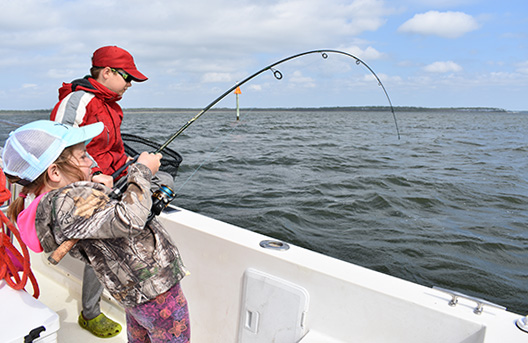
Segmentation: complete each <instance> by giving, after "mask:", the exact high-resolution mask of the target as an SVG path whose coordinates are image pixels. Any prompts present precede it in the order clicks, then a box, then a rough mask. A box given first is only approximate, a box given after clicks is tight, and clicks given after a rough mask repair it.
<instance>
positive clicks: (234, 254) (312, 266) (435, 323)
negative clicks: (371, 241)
mask: <svg viewBox="0 0 528 343" xmlns="http://www.w3.org/2000/svg"><path fill="white" fill-rule="evenodd" d="M170 209H171V210H172V211H171V212H170V213H163V214H162V215H161V216H160V218H161V220H162V221H163V222H164V224H165V227H166V228H167V230H168V231H169V233H170V234H171V236H172V237H173V239H174V242H175V243H176V245H177V246H178V248H179V250H180V252H181V254H182V257H183V260H184V263H185V264H186V266H187V267H188V269H189V270H190V272H191V274H190V275H189V276H187V277H186V278H185V279H184V280H183V281H182V288H183V291H184V293H185V295H186V297H187V300H188V302H189V307H190V315H191V332H192V341H193V343H206V342H207V343H210V342H244V343H250V342H251V343H253V342H292V343H293V342H301V343H308V342H322V343H331V342H402V343H403V342H405V343H413V342H416V343H423V342H428V343H435V342H438V343H445V342H460V343H477V342H481V343H492V342H493V343H503V342H509V343H515V342H526V341H528V333H526V332H524V331H522V330H520V329H518V328H517V326H516V322H517V321H518V320H519V319H521V318H522V316H521V315H518V314H515V313H511V312H508V311H506V310H504V309H500V308H497V307H494V306H491V305H484V306H483V308H482V309H483V310H482V313H480V314H476V313H475V309H476V308H477V302H476V301H474V300H470V299H466V298H463V297H459V298H458V304H457V305H456V306H450V305H449V302H450V300H451V298H452V297H451V296H450V295H448V294H447V293H445V292H442V291H439V290H435V289H432V288H428V287H424V286H421V285H417V284H414V283H411V282H408V281H404V280H401V279H398V278H395V277H392V276H388V275H385V274H382V273H378V272H375V271H372V270H369V269H366V268H362V267H359V266H356V265H353V264H351V263H347V262H343V261H340V260H337V259H334V258H331V257H328V256H324V255H321V254H318V253H315V252H312V251H309V250H306V249H303V248H300V247H296V246H292V245H289V249H288V250H276V249H270V248H263V247H261V245H260V244H261V242H262V241H265V240H270V238H269V237H265V236H263V235H260V234H257V233H254V232H251V231H248V230H244V229H241V228H238V227H235V226H233V225H229V224H226V223H224V222H220V221H217V220H214V219H211V218H208V217H205V216H202V215H199V214H196V213H193V212H190V211H186V210H183V209H180V208H174V207H171V208H170ZM281 244H282V243H281V242H279V243H278V244H276V245H278V246H280V245H281ZM272 245H273V244H272ZM32 267H33V269H34V270H35V272H36V274H37V278H39V282H40V283H41V287H42V289H41V293H42V297H41V300H42V302H44V303H45V304H47V305H48V306H50V307H51V308H52V309H53V310H55V311H56V312H57V313H59V315H60V316H61V320H63V323H62V327H61V330H59V342H69V341H70V340H71V339H72V337H75V339H76V341H78V342H82V341H83V340H82V337H81V336H82V335H79V332H81V333H82V334H83V335H88V337H89V338H87V340H86V341H93V336H91V335H90V334H89V333H87V332H86V331H84V330H82V329H80V328H79V327H78V326H77V325H76V318H77V315H78V313H79V312H78V311H79V302H78V300H79V299H80V276H81V274H82V270H83V266H82V263H80V262H79V261H76V260H74V259H72V258H70V257H67V258H66V259H64V260H63V261H61V263H60V264H59V265H58V266H52V265H50V264H48V263H47V262H46V259H45V256H44V255H43V254H40V255H37V254H32ZM41 280H43V281H42V282H41ZM51 280H52V281H51ZM56 288H59V289H56ZM57 292H60V294H61V297H60V299H58V298H59V297H58V296H53V297H52V296H51V294H57ZM266 299H268V300H270V301H266ZM271 300H274V301H271ZM72 303H73V304H74V305H73V306H72ZM68 305H69V306H70V309H68V310H66V307H67V306H68ZM103 310H104V311H105V313H107V314H108V315H109V316H110V317H113V318H115V319H118V320H120V321H122V323H123V324H124V316H123V312H122V310H121V309H120V308H119V306H118V305H116V304H115V303H113V302H112V301H111V300H110V301H109V302H107V303H105V304H104V305H103ZM125 326H126V325H123V327H125ZM63 330H64V332H63ZM80 337H81V338H80ZM83 337H84V336H83ZM90 339H92V340H90ZM114 341H115V342H124V341H126V333H122V334H120V335H119V336H118V337H116V338H112V339H105V342H114Z"/></svg>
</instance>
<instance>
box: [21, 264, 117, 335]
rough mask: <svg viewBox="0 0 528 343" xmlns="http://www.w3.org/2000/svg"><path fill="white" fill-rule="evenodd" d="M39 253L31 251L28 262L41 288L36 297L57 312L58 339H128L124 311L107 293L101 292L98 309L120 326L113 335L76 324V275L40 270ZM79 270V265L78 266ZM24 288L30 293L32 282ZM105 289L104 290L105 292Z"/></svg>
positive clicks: (78, 305) (78, 299) (78, 307)
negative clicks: (92, 330)
mask: <svg viewBox="0 0 528 343" xmlns="http://www.w3.org/2000/svg"><path fill="white" fill-rule="evenodd" d="M41 258H42V255H37V254H31V263H32V265H33V264H34V265H35V266H34V267H33V268H32V269H33V273H34V274H35V277H36V278H37V282H38V285H39V288H40V296H39V298H38V300H39V301H41V302H42V303H43V304H44V305H46V306H47V307H49V308H50V309H52V310H53V311H55V312H57V314H58V315H59V318H60V330H59V331H58V342H59V343H63V342H71V341H72V337H75V342H77V343H84V342H99V341H100V342H108V343H121V342H127V335H126V322H125V313H124V311H123V309H122V308H121V307H120V306H119V305H117V304H116V303H115V301H113V300H111V299H109V296H108V294H104V295H103V298H104V299H103V300H102V301H101V310H102V311H103V313H104V314H105V315H107V316H108V317H109V318H111V319H113V320H115V321H117V322H118V323H120V324H121V325H122V326H123V331H122V332H121V333H120V334H119V335H117V336H116V337H112V338H98V337H96V336H94V335H93V334H91V333H90V332H88V331H87V330H85V329H83V328H81V327H80V326H79V324H77V318H78V316H79V313H80V311H81V292H80V290H81V284H80V282H79V281H78V279H76V277H72V276H68V275H64V274H63V273H61V271H60V270H57V273H56V274H55V273H52V274H49V273H48V274H46V275H45V274H43V273H41V272H39V268H36V267H37V266H38V265H39V264H41V263H43V261H42V260H41ZM79 271H80V272H82V268H81V269H80V270H79ZM26 289H27V290H28V292H29V293H30V294H33V291H32V289H31V285H29V286H27V287H26ZM105 293H106V292H105Z"/></svg>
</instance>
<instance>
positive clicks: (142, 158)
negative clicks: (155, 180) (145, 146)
mask: <svg viewBox="0 0 528 343" xmlns="http://www.w3.org/2000/svg"><path fill="white" fill-rule="evenodd" d="M162 157H163V156H162V155H161V154H160V153H157V154H153V153H149V152H146V151H145V152H142V153H141V155H139V157H138V160H137V163H141V164H144V165H146V166H147V167H148V168H149V169H150V171H151V172H152V175H154V174H156V173H157V172H158V170H159V167H160V166H161V158H162Z"/></svg>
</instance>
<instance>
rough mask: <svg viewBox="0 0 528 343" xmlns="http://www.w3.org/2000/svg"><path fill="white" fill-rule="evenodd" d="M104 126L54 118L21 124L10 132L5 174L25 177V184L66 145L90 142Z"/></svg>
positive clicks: (49, 163) (37, 175) (3, 155)
mask: <svg viewBox="0 0 528 343" xmlns="http://www.w3.org/2000/svg"><path fill="white" fill-rule="evenodd" d="M103 128H104V125H103V123H95V124H90V125H86V126H82V127H72V126H68V125H64V124H60V123H57V122H54V121H50V120H37V121H34V122H32V123H29V124H26V125H24V126H21V127H19V128H18V129H16V130H15V131H13V132H11V133H10V134H9V138H8V139H7V141H6V143H5V145H4V150H3V152H2V159H3V162H4V173H6V174H9V175H12V176H17V177H19V178H21V179H22V180H21V181H22V182H19V183H21V184H27V183H30V182H33V181H35V180H36V179H37V178H38V177H39V176H40V175H41V174H42V173H43V172H45V171H46V169H48V167H49V166H50V165H51V164H52V163H53V162H55V160H56V159H57V158H58V157H59V155H60V154H61V153H62V151H63V150H64V149H65V148H67V147H69V146H72V145H75V144H78V143H82V142H85V143H86V144H88V143H89V142H90V141H91V140H92V138H94V137H96V136H98V135H99V134H100V133H101V132H102V131H103ZM24 181H25V182H24Z"/></svg>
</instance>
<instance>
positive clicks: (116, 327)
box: [79, 312, 121, 338]
mask: <svg viewBox="0 0 528 343" xmlns="http://www.w3.org/2000/svg"><path fill="white" fill-rule="evenodd" d="M79 325H80V326H81V327H82V328H83V329H86V330H88V331H90V332H91V333H93V334H94V335H96V336H97V337H101V338H110V337H114V336H117V335H118V334H119V333H120V332H121V324H119V323H116V322H114V321H113V320H112V319H110V318H108V317H107V316H105V315H104V314H103V313H101V314H100V315H98V316H97V317H95V318H94V319H90V320H86V319H84V316H83V315H82V312H81V314H80V315H79Z"/></svg>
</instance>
